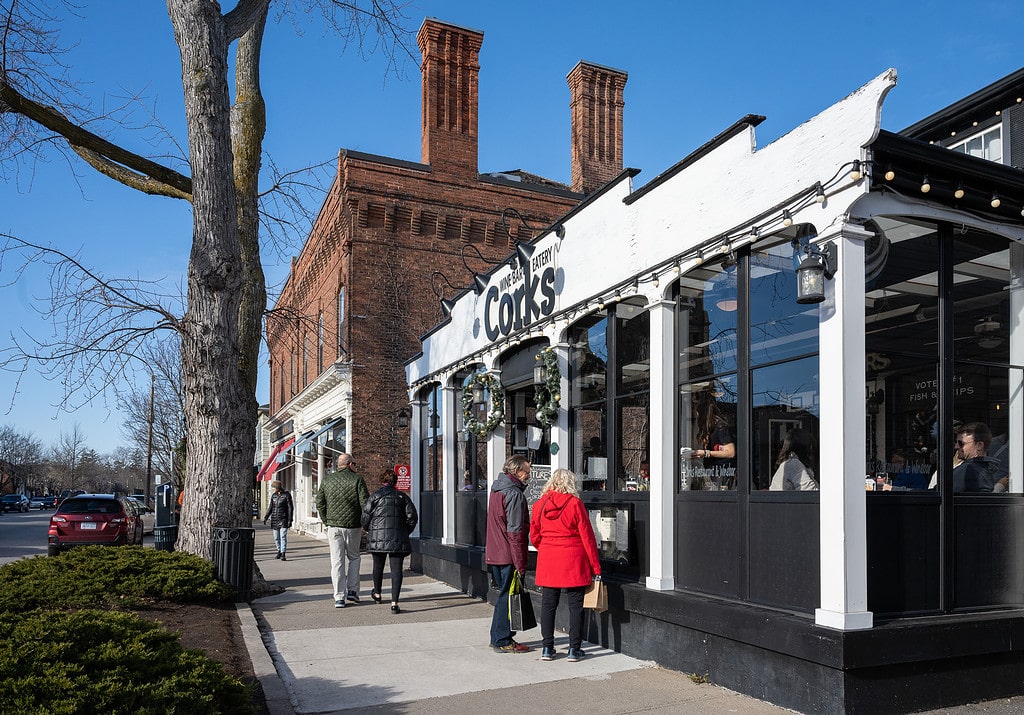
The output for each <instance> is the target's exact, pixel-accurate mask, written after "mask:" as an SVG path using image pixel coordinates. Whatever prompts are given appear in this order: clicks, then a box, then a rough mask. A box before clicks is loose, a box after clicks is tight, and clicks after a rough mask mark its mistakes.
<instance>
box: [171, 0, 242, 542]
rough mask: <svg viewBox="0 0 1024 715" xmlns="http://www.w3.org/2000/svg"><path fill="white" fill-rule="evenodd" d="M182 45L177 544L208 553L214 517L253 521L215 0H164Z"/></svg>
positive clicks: (226, 113)
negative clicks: (182, 445)
mask: <svg viewBox="0 0 1024 715" xmlns="http://www.w3.org/2000/svg"><path fill="white" fill-rule="evenodd" d="M167 10H168V14H169V15H170V18H171V23H172V24H173V25H174V34H175V39H176V41H177V44H178V47H179V49H180V52H181V65H182V70H181V81H182V86H183V88H184V97H185V115H186V119H187V123H188V139H189V141H188V143H189V156H190V157H191V163H192V185H193V199H192V203H193V236H192V252H191V255H190V258H189V267H188V310H187V312H186V314H185V320H184V321H183V326H182V374H183V377H184V380H185V417H186V422H187V425H188V462H187V464H186V471H185V489H186V494H185V499H184V502H183V505H182V514H181V526H180V531H179V534H178V548H179V549H181V550H183V551H188V552H191V553H194V554H199V555H201V556H203V557H205V558H211V556H212V549H211V545H210V535H211V534H210V528H211V526H243V525H249V524H250V523H251V514H250V509H251V506H250V501H251V499H250V494H251V492H250V485H251V481H252V464H251V462H252V455H253V448H252V445H253V434H252V428H253V424H254V421H253V415H254V412H253V409H252V408H253V394H252V391H251V390H247V386H245V385H243V384H242V381H241V379H240V373H239V348H240V346H239V329H238V309H239V305H240V301H241V296H242V284H243V283H242V282H243V271H242V268H241V260H242V256H241V249H240V246H239V231H238V228H239V227H238V214H237V206H236V198H235V183H234V171H233V165H234V162H233V156H232V153H231V126H230V102H229V98H228V82H227V76H228V75H227V52H228V42H229V38H228V35H227V32H226V28H225V23H224V18H222V17H221V15H220V10H219V6H218V4H217V3H211V2H209V0H167Z"/></svg>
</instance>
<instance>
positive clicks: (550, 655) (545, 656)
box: [540, 646, 555, 660]
mask: <svg viewBox="0 0 1024 715" xmlns="http://www.w3.org/2000/svg"><path fill="white" fill-rule="evenodd" d="M540 659H541V660H554V659H555V649H554V648H548V647H547V646H544V650H542V651H541V653H540Z"/></svg>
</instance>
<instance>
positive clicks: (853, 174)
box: [850, 159, 864, 181]
mask: <svg viewBox="0 0 1024 715" xmlns="http://www.w3.org/2000/svg"><path fill="white" fill-rule="evenodd" d="M862 176H864V174H862V173H861V170H860V159H854V160H853V168H852V169H850V181H860V180H861V177H862Z"/></svg>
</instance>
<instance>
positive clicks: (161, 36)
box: [0, 0, 1024, 452]
mask: <svg viewBox="0 0 1024 715" xmlns="http://www.w3.org/2000/svg"><path fill="white" fill-rule="evenodd" d="M7 5H9V0H0V6H7ZM223 5H224V7H225V8H229V7H231V6H232V3H231V2H229V1H227V0H226V1H225V2H224V3H223ZM80 15H81V16H80V17H78V18H70V19H69V20H68V21H67V22H65V24H64V26H63V30H62V31H63V34H64V37H65V39H66V40H67V41H69V42H72V43H77V46H76V47H75V48H74V49H73V50H72V52H71V53H70V54H69V55H68V56H67V57H66V58H65V59H66V62H67V63H68V64H69V65H70V68H71V72H72V75H73V76H75V77H77V78H79V79H81V80H82V81H83V82H86V83H87V84H85V85H83V90H84V92H85V93H86V94H87V95H88V96H89V98H90V100H91V102H92V103H93V104H94V106H96V107H104V106H110V105H111V104H113V103H115V102H116V101H117V98H118V97H122V96H125V95H128V94H133V93H139V94H142V95H143V96H144V97H146V98H147V99H148V100H149V101H150V103H151V104H155V107H156V114H157V116H158V117H159V118H160V120H161V122H162V123H163V125H164V126H165V127H166V128H167V129H168V130H169V131H170V132H171V133H172V134H174V135H176V136H177V137H178V139H179V141H180V142H181V143H182V144H184V141H185V140H184V135H183V132H182V126H183V118H182V110H181V105H182V103H181V96H180V94H181V90H180V77H179V71H180V66H179V60H178V55H177V48H176V46H175V45H174V41H173V35H172V32H171V28H170V23H169V21H168V19H167V16H166V9H165V5H164V3H160V2H154V1H149V2H135V3H111V2H92V3H89V2H86V3H85V4H84V5H83V6H82V9H81V13H80ZM407 16H408V23H407V24H408V25H409V26H410V27H411V28H412V29H413V31H415V30H416V29H417V28H418V27H419V25H420V23H421V22H422V20H423V18H424V17H436V18H439V19H441V20H444V21H447V22H452V23H455V24H458V25H463V26H466V27H471V28H474V29H478V30H482V31H483V32H484V43H483V48H482V50H481V55H480V64H481V71H480V115H479V122H480V125H479V130H480V151H479V162H480V170H481V171H500V170H509V169H524V170H527V171H530V172H533V173H536V174H540V175H542V176H546V177H548V178H551V179H555V180H558V181H563V182H566V183H568V182H569V181H570V176H569V171H570V168H569V106H568V103H569V94H568V88H567V86H566V81H565V77H566V74H567V73H568V72H569V71H570V70H571V69H572V68H573V66H574V65H575V64H576V63H577V62H578V61H579V60H581V59H585V60H588V61H591V62H596V63H598V64H602V65H607V66H610V67H615V68H617V69H621V70H625V71H626V72H628V73H629V80H628V82H627V85H626V90H625V102H626V105H625V110H624V111H625V128H624V155H625V164H626V166H630V167H635V168H639V169H641V170H642V173H641V174H640V175H639V176H638V177H637V178H636V180H635V181H636V183H637V185H638V186H639V185H642V184H643V183H645V182H646V181H649V180H650V179H651V178H653V177H654V176H656V175H657V174H658V173H660V172H661V171H663V170H664V169H666V168H667V167H669V166H671V165H672V164H674V163H675V162H676V161H678V160H679V159H681V158H682V157H684V156H685V155H686V154H688V153H689V152H691V151H693V150H694V149H696V148H697V147H699V146H700V145H701V144H703V143H704V142H706V141H707V140H708V139H710V138H711V137H713V136H714V135H716V134H717V133H719V132H720V131H721V130H723V129H724V128H726V127H727V126H729V125H730V124H731V123H733V122H734V121H736V120H737V119H739V118H740V117H742V116H743V115H745V114H763V115H765V116H766V117H767V121H766V122H764V123H763V124H762V125H761V126H760V127H758V129H757V136H758V145H759V146H764V145H766V144H768V143H769V142H770V141H772V140H773V139H775V138H777V137H779V136H781V135H782V134H785V133H786V132H788V131H789V130H791V129H793V128H794V127H796V126H797V125H799V124H801V123H802V122H804V121H806V120H807V119H808V118H810V117H812V116H813V115H815V114H816V113H818V112H819V111H821V110H823V109H825V108H826V107H828V106H830V105H831V104H833V103H835V102H836V101H838V100H839V99H841V98H842V97H844V96H846V95H847V94H849V93H850V92H852V91H854V90H856V89H857V88H858V87H860V86H861V85H863V84H864V83H866V82H868V81H869V80H870V79H872V78H873V77H875V76H876V75H878V74H879V73H881V72H883V71H885V70H886V69H887V68H889V67H895V68H896V69H897V70H898V72H899V84H898V85H897V87H896V88H895V89H894V90H893V91H892V92H891V93H890V94H889V97H888V99H887V101H886V104H885V106H884V109H883V115H882V125H883V127H885V128H886V129H890V130H893V131H898V130H900V129H902V128H903V127H905V126H907V125H909V124H911V123H913V122H914V121H916V120H918V119H920V118H921V117H924V116H926V115H928V114H930V113H932V112H934V111H936V110H937V109H940V108H942V107H944V106H946V105H948V104H951V103H952V102H954V101H956V100H957V99H960V98H961V97H963V96H965V95H967V94H969V93H971V92H973V91H975V90H977V89H979V88H981V87H983V86H985V85H987V84H989V83H991V82H993V81H995V80H997V79H999V78H1001V77H1003V76H1005V75H1007V74H1009V73H1010V72H1013V71H1014V70H1017V69H1019V67H1020V66H1021V54H1020V52H1019V47H1016V46H1015V43H1016V37H1017V35H1018V34H1019V33H1017V32H1016V31H1015V28H1019V27H1021V26H1024V5H1022V4H1021V3H1019V2H1016V1H1006V2H1001V1H999V2H993V1H987V0H982V1H981V2H977V3H974V4H972V5H964V4H963V3H954V2H946V1H941V2H927V1H926V2H921V3H900V2H891V1H890V2H877V1H875V0H865V1H864V2H860V3H828V2H825V3H807V2H799V3H797V2H789V1H786V0H783V1H779V2H771V3H769V2H757V3H755V2H747V1H746V0H740V1H734V2H730V3H703V2H702V3H694V2H690V1H688V0H682V1H678V2H645V3H622V2H607V1H604V0H587V1H583V0H563V1H562V2H535V1H534V0H517V2H482V1H480V0H475V1H463V0H447V1H442V0H419V1H417V2H414V3H413V4H412V5H411V6H410V7H408V8H407ZM410 49H411V50H412V52H413V54H414V57H415V59H414V60H413V61H407V62H406V63H405V64H404V66H403V69H404V76H403V77H395V76H393V75H392V76H386V75H385V65H384V63H383V59H382V58H381V57H380V56H376V55H365V56H360V54H359V53H358V52H357V50H356V48H354V47H349V48H348V50H347V51H345V52H344V53H343V52H342V46H341V42H340V41H339V40H338V39H337V38H335V37H332V36H329V35H326V34H325V33H324V31H323V30H322V29H321V27H319V26H318V25H316V23H315V22H313V21H312V19H309V18H303V19H300V20H298V21H296V20H294V19H284V20H283V21H282V22H276V21H274V20H272V21H271V23H270V24H269V26H268V29H267V33H266V39H265V43H264V52H263V63H262V79H263V88H264V93H265V96H266V99H267V103H268V124H269V128H268V134H267V140H266V151H267V152H268V154H270V155H272V156H273V158H274V161H275V162H276V163H277V165H278V166H279V167H281V168H282V169H293V168H299V167H302V166H306V165H309V164H313V163H316V162H320V161H325V160H330V159H331V158H332V157H334V156H336V154H337V152H338V150H339V149H341V148H347V149H355V150H359V151H364V152H370V153H375V154H383V155H387V156H392V157H396V158H400V159H406V160H411V161H419V159H420V79H419V71H418V64H417V62H418V59H419V52H418V48H416V46H415V42H414V41H413V42H412V44H411V48H410ZM117 138H118V139H120V140H121V141H122V142H123V143H126V144H127V145H128V146H129V147H130V148H133V149H135V150H136V151H139V152H145V151H147V148H146V145H145V144H143V143H142V141H141V140H140V139H137V138H132V137H128V136H127V135H120V134H119V135H118V136H117ZM315 208H317V206H314V210H315ZM0 232H6V233H11V234H14V235H16V236H19V237H22V238H25V239H27V240H32V241H36V242H42V243H47V244H51V245H54V246H56V247H59V248H61V249H62V250H66V251H69V252H73V253H77V254H78V255H79V256H80V257H81V259H82V260H83V262H85V263H87V264H88V265H90V266H92V267H94V268H96V269H98V270H99V271H100V272H102V273H103V274H105V275H107V276H118V275H131V276H139V277H141V278H143V279H146V280H154V281H158V282H160V283H161V285H162V286H163V287H164V288H165V289H166V290H167V291H168V292H171V293H176V292H178V289H179V287H180V286H181V285H182V284H183V278H184V273H185V268H186V263H187V259H188V251H189V242H190V233H191V217H190V213H189V210H188V206H186V205H185V204H183V203H182V202H178V201H174V200H171V199H163V198H154V197H149V196H144V195H141V194H138V193H136V192H133V191H131V190H129V189H126V188H123V187H121V186H120V185H118V184H115V183H113V182H112V181H110V180H108V179H104V178H102V177H99V176H98V175H96V174H95V173H94V172H93V171H92V170H91V169H90V168H89V167H87V166H84V165H83V164H81V163H77V164H71V165H69V164H68V163H67V162H66V161H64V160H63V159H62V158H60V157H58V156H57V155H53V156H52V157H51V161H49V162H47V163H41V164H38V165H36V166H35V167H32V168H28V169H26V168H23V169H22V170H21V171H20V172H18V173H15V172H12V171H6V172H4V173H2V174H0ZM299 248H300V246H299V245H293V246H291V247H288V248H287V249H286V250H284V251H282V252H280V253H276V254H274V255H267V256H265V259H264V260H265V264H266V269H267V274H268V281H269V282H270V284H271V289H273V287H274V286H276V285H279V284H280V282H281V281H282V280H283V278H284V277H285V276H286V275H287V273H286V272H287V266H288V261H289V257H290V256H291V255H292V254H296V253H298V250H299ZM12 278H13V275H12V274H11V273H10V266H9V265H5V266H4V268H3V273H2V274H0V283H7V282H9V281H11V280H12ZM48 287H49V284H48V281H47V275H46V274H45V273H44V272H43V271H40V270H34V271H29V272H28V273H27V274H26V276H25V277H24V278H23V279H22V280H20V281H18V282H17V283H16V284H15V285H12V286H6V287H2V288H0V300H2V301H3V304H4V306H5V309H4V310H3V313H2V317H0V336H2V337H0V348H3V347H6V345H7V344H9V338H8V336H9V335H10V334H11V333H12V332H21V331H28V332H30V333H33V334H40V333H45V332H46V330H47V327H46V325H45V324H43V323H41V322H40V320H39V318H38V317H37V316H36V315H35V314H34V312H33V307H32V306H33V299H35V298H39V297H45V296H46V295H47V292H48ZM264 373H265V364H264ZM141 378H142V376H141V375H140V379H141ZM262 378H263V379H262V380H261V386H260V390H259V394H258V395H257V396H258V398H259V399H260V401H261V402H265V401H267V394H266V390H267V388H266V375H265V374H264V375H263V376H262ZM143 382H145V380H143ZM14 386H15V382H14V379H13V376H11V375H9V374H5V373H0V424H10V425H12V426H14V427H15V428H16V429H18V430H19V431H21V432H31V433H32V434H33V435H34V436H35V437H37V438H39V439H41V440H42V441H43V442H44V444H46V445H50V444H52V443H54V442H56V440H57V439H58V437H59V435H60V434H61V433H62V432H66V431H68V430H69V429H70V428H71V426H72V425H73V424H75V423H78V424H79V425H80V427H81V428H82V431H83V432H84V433H85V435H86V438H87V441H88V443H89V445H90V446H91V447H93V448H94V449H97V450H98V451H100V452H110V451H112V450H113V449H114V448H116V447H117V446H118V445H119V444H120V443H121V441H122V436H121V416H120V415H119V414H118V413H117V412H116V409H115V408H114V400H113V396H112V395H109V396H107V397H106V398H104V397H103V396H100V397H99V398H97V399H94V400H93V401H92V402H91V403H90V404H88V405H85V406H82V407H81V408H79V409H77V410H75V411H74V412H71V413H67V412H64V411H63V410H60V409H58V408H57V407H55V405H56V403H58V402H59V401H60V400H61V397H62V394H63V393H62V386H61V385H60V384H59V383H55V382H52V381H47V380H44V379H42V378H41V377H39V376H38V375H37V373H36V371H35V370H34V369H32V370H30V372H29V373H28V374H26V375H25V376H24V377H23V379H22V382H21V386H20V388H19V392H18V393H17V394H15V387H14ZM79 402H80V399H79V398H72V403H73V404H78V403H79Z"/></svg>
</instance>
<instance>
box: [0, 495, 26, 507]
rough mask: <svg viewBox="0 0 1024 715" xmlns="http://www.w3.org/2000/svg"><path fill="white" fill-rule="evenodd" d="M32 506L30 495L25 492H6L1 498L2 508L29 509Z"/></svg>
mask: <svg viewBox="0 0 1024 715" xmlns="http://www.w3.org/2000/svg"><path fill="white" fill-rule="evenodd" d="M30 508H31V506H30V503H29V500H28V497H27V496H25V495H24V494H4V496H3V498H2V499H0V509H3V510H4V511H28V510H29V509H30Z"/></svg>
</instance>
